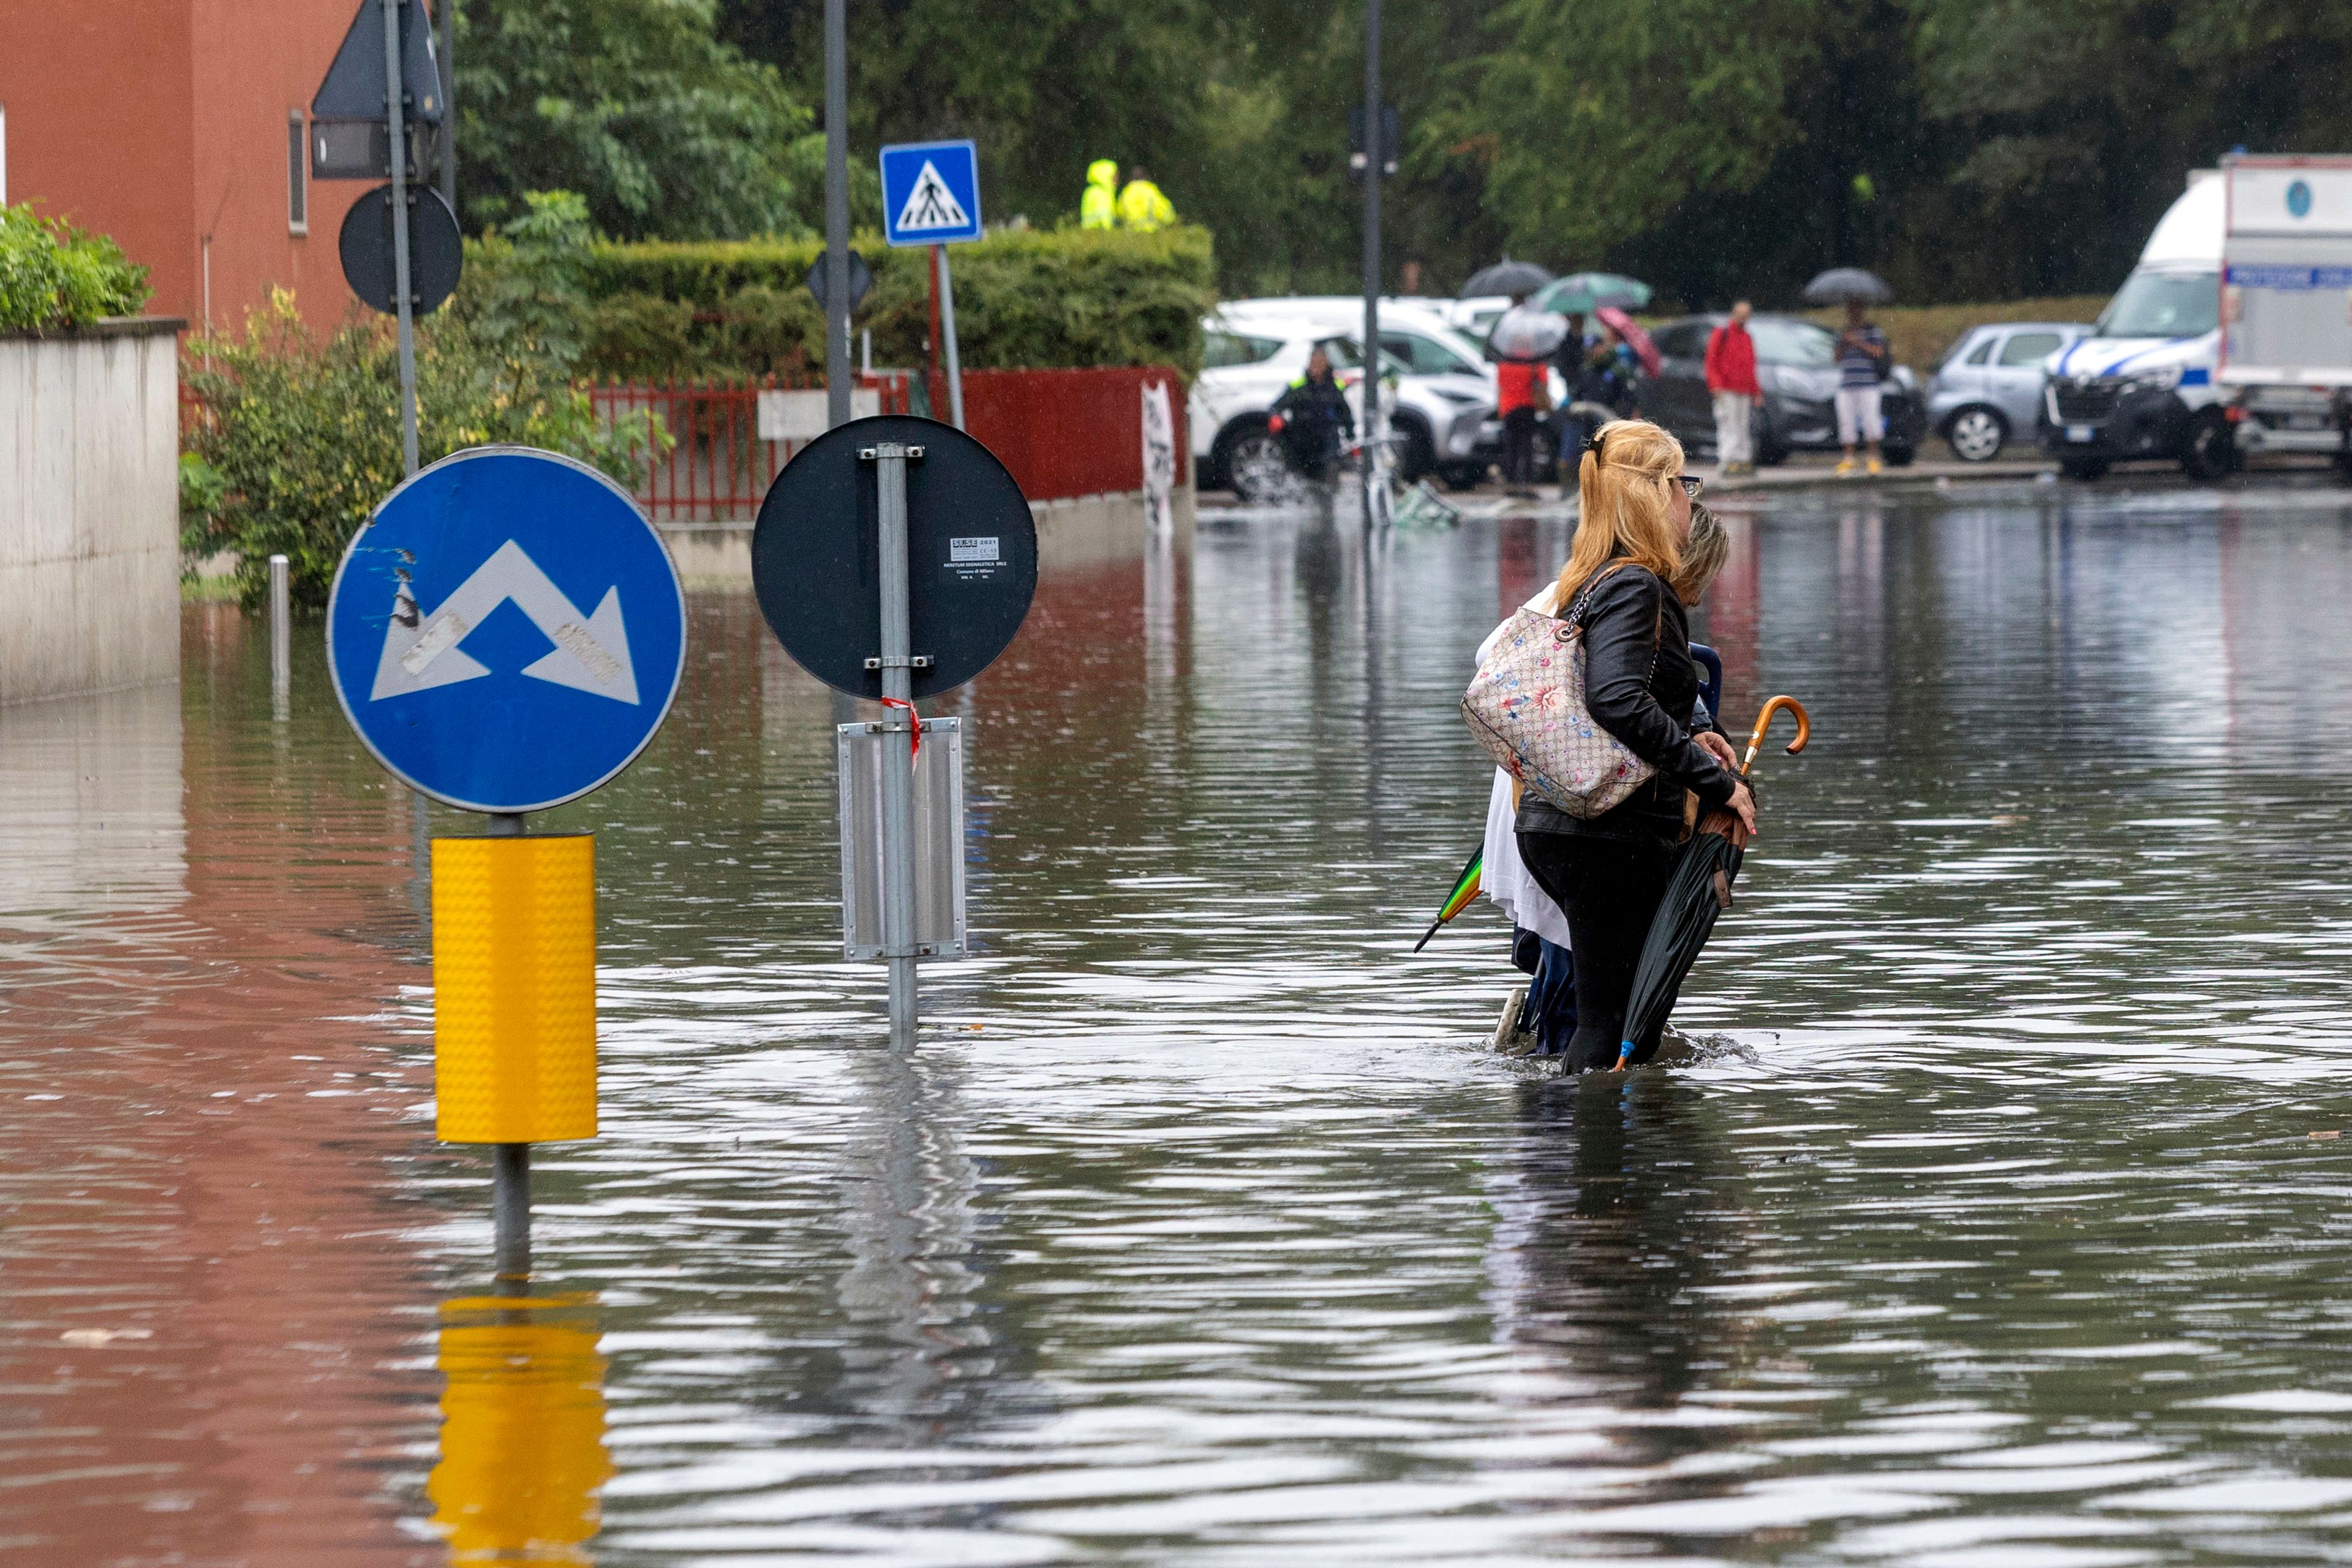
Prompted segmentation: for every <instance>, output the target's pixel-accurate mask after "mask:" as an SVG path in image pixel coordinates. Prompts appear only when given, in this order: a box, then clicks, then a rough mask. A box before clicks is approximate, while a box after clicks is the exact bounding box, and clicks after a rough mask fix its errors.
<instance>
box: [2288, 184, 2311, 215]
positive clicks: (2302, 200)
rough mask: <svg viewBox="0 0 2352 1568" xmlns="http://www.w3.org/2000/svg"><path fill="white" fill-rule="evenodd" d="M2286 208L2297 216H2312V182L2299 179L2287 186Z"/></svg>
mask: <svg viewBox="0 0 2352 1568" xmlns="http://www.w3.org/2000/svg"><path fill="white" fill-rule="evenodd" d="M2286 210H2287V211H2288V212H2290V213H2293V214H2294V216H2297V217H2309V216H2311V183H2310V182H2309V181H2308V180H2297V181H2295V182H2294V184H2291V185H2289V186H2287V188H2286Z"/></svg>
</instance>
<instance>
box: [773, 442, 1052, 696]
mask: <svg viewBox="0 0 2352 1568" xmlns="http://www.w3.org/2000/svg"><path fill="white" fill-rule="evenodd" d="M892 442H895V443H898V444H900V445H904V446H908V447H921V448H922V450H923V455H922V456H921V457H919V458H909V459H908V463H907V597H908V626H909V629H910V630H911V631H912V633H913V636H912V637H911V639H910V642H909V645H908V647H909V651H910V652H911V653H912V654H913V655H914V656H915V657H916V658H929V660H930V663H929V665H928V666H924V667H919V668H916V669H915V670H914V671H913V679H912V686H913V689H914V694H915V695H916V696H918V697H930V696H935V695H937V694H938V693H940V692H942V691H948V690H951V689H954V688H956V687H959V686H961V685H962V684H963V683H964V682H965V681H967V680H970V679H971V678H972V677H973V676H975V675H978V674H979V673H980V672H981V671H982V670H983V669H986V668H988V667H989V666H990V665H992V664H993V663H995V662H996V656H997V655H999V654H1001V653H1003V651H1004V650H1005V648H1006V647H1009V646H1011V644H1012V642H1013V636H1014V634H1016V633H1018V632H1019V631H1020V630H1021V623H1022V621H1023V620H1024V619H1025V618H1026V617H1027V616H1028V614H1029V601H1030V599H1031V598H1032V597H1033V596H1034V595H1035V594H1036V592H1037V528H1036V524H1035V523H1034V522H1033V521H1030V517H1029V502H1028V501H1027V500H1025V499H1024V497H1023V496H1022V494H1021V487H1020V486H1019V485H1016V484H1014V483H1013V476H1012V475H1011V474H1009V473H1006V472H1005V471H1004V465H1003V463H1000V462H998V461H997V460H996V455H995V454H994V453H993V452H991V451H990V450H989V449H988V448H987V447H983V446H982V445H981V444H980V443H979V442H977V441H975V440H973V439H972V438H971V437H969V436H967V435H965V434H964V433H963V432H962V431H961V430H959V429H957V428H956V427H955V426H952V425H942V424H940V423H939V422H938V421H937V420H933V419H917V418H914V417H913V416H908V415H903V414H884V415H880V416H877V417H874V418H871V419H854V420H852V421H850V422H849V423H848V424H846V425H843V426H837V427H835V428H834V429H832V430H828V431H826V432H825V433H824V435H822V436H820V437H817V438H816V439H815V440H814V441H811V442H810V443H809V444H808V445H807V446H805V447H802V448H801V450H800V455H799V456H797V457H795V458H793V460H792V461H791V462H790V463H787V464H786V465H784V471H783V472H782V473H781V474H778V475H777V476H776V482H775V483H774V484H772V485H771V486H769V487H768V499H767V500H764V501H762V502H761V503H760V525H759V528H758V529H757V530H756V531H754V532H753V533H752V535H751V584H752V586H753V588H755V589H756V590H757V591H758V593H759V595H760V613H761V615H763V616H767V617H768V625H769V626H771V627H772V628H773V629H774V631H775V634H776V640H777V641H779V642H781V643H782V644H783V645H784V651H785V652H786V653H788V654H791V655H792V656H793V660H794V661H795V662H796V663H798V664H799V665H800V667H801V668H803V669H805V670H807V671H808V672H809V673H810V674H811V675H814V676H815V677H816V678H817V679H819V680H822V681H824V683H825V684H826V685H827V686H830V687H832V688H834V689H835V690H839V691H846V692H848V693H849V694H850V695H851V696H853V697H866V698H874V697H879V696H881V695H882V671H881V669H880V668H879V667H878V666H877V667H876V668H867V667H866V660H867V659H869V658H871V659H878V658H880V657H881V654H882V602H881V600H882V560H881V552H880V550H879V547H878V544H879V541H878V535H879V532H880V519H879V516H878V503H877V490H876V488H875V485H876V477H875V476H876V468H877V464H876V462H875V460H874V459H873V458H864V457H861V456H860V455H859V454H860V453H861V452H864V451H868V450H870V449H872V448H873V447H875V446H876V445H877V444H879V443H892Z"/></svg>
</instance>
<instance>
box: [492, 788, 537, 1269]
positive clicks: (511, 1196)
mask: <svg viewBox="0 0 2352 1568" xmlns="http://www.w3.org/2000/svg"><path fill="white" fill-rule="evenodd" d="M522 832H523V814H522V813H521V812H519V811H494V812H492V813H490V837H493V838H520V837H522ZM490 1224H491V1227H492V1229H493V1230H494V1232H495V1233H496V1236H497V1238H498V1239H497V1241H496V1242H495V1243H494V1244H493V1253H494V1256H495V1257H496V1258H497V1265H498V1273H499V1279H502V1280H506V1281H509V1282H515V1281H524V1280H528V1279H530V1144H528V1143H493V1144H491V1145H490Z"/></svg>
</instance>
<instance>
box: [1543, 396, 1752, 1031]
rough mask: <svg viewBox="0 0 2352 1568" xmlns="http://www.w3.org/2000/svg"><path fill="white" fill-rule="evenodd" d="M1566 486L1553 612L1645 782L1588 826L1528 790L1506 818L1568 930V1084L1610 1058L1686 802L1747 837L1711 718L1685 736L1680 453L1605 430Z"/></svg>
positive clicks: (1597, 704)
mask: <svg viewBox="0 0 2352 1568" xmlns="http://www.w3.org/2000/svg"><path fill="white" fill-rule="evenodd" d="M1578 488H1579V493H1580V498H1581V502H1582V510H1581V513H1580V516H1579V518H1578V521H1577V526H1576V535H1575V538H1574V540H1573V542H1571V544H1570V551H1569V558H1568V564H1567V565H1566V566H1564V567H1562V568H1561V569H1560V574H1559V582H1558V584H1556V587H1555V592H1554V595H1553V596H1554V601H1555V602H1556V603H1558V604H1559V605H1563V606H1565V607H1564V609H1563V610H1562V611H1561V615H1560V618H1562V619H1564V620H1569V621H1572V622H1574V623H1575V624H1576V625H1577V626H1580V627H1581V628H1582V630H1583V634H1584V637H1583V641H1584V659H1585V667H1584V687H1585V706H1586V708H1587V710H1589V711H1590V712H1591V716H1592V719H1593V721H1594V722H1595V723H1597V724H1599V725H1600V726H1601V728H1602V729H1603V730H1606V731H1608V732H1609V733H1610V734H1611V735H1612V736H1613V737H1615V738H1616V740H1617V741H1618V742H1621V743H1622V745H1624V746H1625V747H1626V749H1627V750H1629V751H1630V752H1633V755H1634V756H1636V757H1638V758H1639V759H1641V761H1642V762H1643V763H1647V764H1648V765H1649V766H1650V767H1651V768H1653V769H1654V770H1656V771H1655V774H1654V776H1653V777H1652V778H1651V779H1650V780H1648V781H1647V782H1646V783H1644V784H1642V785H1641V786H1640V787H1638V788H1636V789H1635V790H1634V791H1633V794H1632V795H1630V796H1628V797H1627V798H1626V799H1625V800H1624V801H1623V802H1622V804H1620V805H1616V806H1614V807H1612V809H1610V810H1608V811H1606V812H1603V813H1601V815H1600V816H1592V817H1581V816H1570V815H1569V814H1568V813H1566V812H1564V811H1561V810H1560V809H1559V808H1558V807H1557V806H1555V805H1552V804H1551V803H1550V802H1549V801H1547V800H1545V799H1544V798H1543V797H1542V796H1541V795H1538V794H1537V793H1536V792H1534V791H1532V790H1530V791H1528V793H1527V794H1526V795H1525V796H1524V797H1523V798H1522V799H1521V802H1520V805H1519V809H1518V814H1517V817H1516V819H1515V823H1514V826H1515V828H1516V835H1515V836H1516V837H1517V840H1518V847H1519V854H1520V857H1521V858H1522V859H1523V860H1524V861H1525V862H1526V865H1527V868H1528V873H1529V875H1531V876H1532V877H1533V878H1534V879H1535V880H1536V883H1537V885H1538V887H1540V888H1541V889H1543V890H1544V891H1545V892H1546V893H1548V894H1549V895H1550V897H1551V898H1552V899H1553V900H1555V901H1556V902H1557V903H1559V906H1560V908H1561V909H1562V910H1564V911H1566V913H1567V916H1568V928H1569V935H1570V949H1571V951H1572V952H1574V954H1575V961H1576V1016H1577V1024H1576V1032H1575V1034H1574V1035H1572V1036H1571V1037H1570V1039H1569V1044H1568V1051H1567V1058H1568V1059H1567V1062H1566V1064H1565V1065H1566V1067H1567V1069H1568V1070H1569V1071H1570V1072H1582V1071H1585V1070H1588V1069H1591V1068H1609V1067H1613V1066H1614V1065H1615V1064H1616V1063H1617V1061H1618V1059H1619V1056H1620V1049H1619V1047H1620V1044H1621V1041H1622V1029H1623V1026H1624V1022H1625V1014H1626V1007H1627V1004H1628V1003H1629V1001H1630V1000H1631V998H1632V994H1633V978H1634V971H1635V968H1636V966H1637V964H1638V963H1639V961H1640V959H1641V954H1642V948H1643V942H1644V941H1645V939H1646V938H1647V937H1648V935H1649V931H1650V925H1651V922H1652V921H1653V919H1654V917H1655V915H1656V913H1657V911H1658V907H1659V905H1660V903H1661V902H1662V901H1663V900H1664V897H1665V893H1666V889H1667V885H1668V882H1669V881H1670V879H1672V877H1673V875H1674V871H1675V863H1676V859H1677V853H1678V850H1677V847H1678V845H1679V844H1680V842H1681V840H1682V839H1683V837H1685V820H1686V819H1685V803H1686V801H1687V800H1688V798H1689V797H1690V796H1692V795H1696V797H1697V799H1698V803H1699V805H1700V806H1701V808H1703V809H1707V810H1712V809H1715V808H1718V807H1720V808H1724V809H1727V811H1728V812H1729V813H1730V815H1731V816H1732V817H1733V818H1734V819H1735V820H1736V821H1737V824H1738V837H1739V838H1740V840H1741V841H1742V842H1743V843H1744V842H1745V840H1746V838H1747V837H1748V835H1750V834H1752V833H1754V831H1755V828H1756V800H1755V796H1754V795H1753V794H1752V793H1751V792H1750V790H1749V789H1748V785H1747V784H1744V783H1742V782H1741V781H1740V780H1739V779H1738V777H1737V776H1736V774H1735V773H1734V772H1733V763H1734V757H1733V752H1732V749H1731V742H1730V741H1729V740H1728V739H1727V738H1726V737H1725V736H1724V735H1723V734H1722V733H1721V731H1719V730H1717V729H1715V728H1713V727H1712V723H1713V721H1712V719H1710V720H1709V721H1708V727H1705V728H1702V729H1700V730H1699V731H1697V732H1696V733H1694V732H1693V730H1692V728H1691V726H1690V724H1689V722H1688V721H1689V720H1691V719H1692V718H1694V717H1696V715H1695V713H1694V711H1693V709H1694V704H1695V703H1696V700H1697V697H1698V674H1697V671H1696V668H1694V667H1693V665H1692V662H1691V654H1690V623H1689V619H1688V607H1689V606H1690V605H1694V604H1696V602H1697V601H1698V599H1699V597H1700V596H1701V595H1703V594H1704V593H1705V592H1706V587H1707V585H1708V584H1706V582H1704V581H1698V580H1696V577H1695V575H1694V573H1693V571H1692V567H1693V565H1694V564H1695V562H1694V561H1693V559H1692V553H1693V552H1689V551H1688V542H1689V539H1690V530H1691V501H1692V499H1693V492H1694V491H1695V490H1696V489H1698V488H1699V481H1698V480H1697V479H1695V478H1693V477H1691V476H1690V475H1688V474H1686V473H1685V472H1684V468H1683V449H1682V445H1681V443H1680V442H1678V441H1676V440H1675V438H1674V437H1672V436H1670V435H1668V434H1667V433H1666V432H1665V431H1664V430H1662V429H1660V428H1659V427H1658V426H1655V425H1652V424H1649V423H1648V422H1646V421H1643V420H1623V419H1621V420H1618V421H1615V422H1614V423H1612V424H1608V425H1604V426H1601V428H1600V429H1599V430H1598V431H1597V432H1595V433H1594V435H1593V437H1592V440H1591V444H1590V445H1589V446H1588V447H1586V449H1585V452H1584V455H1583V458H1582V460H1581V462H1580V465H1579V469H1578ZM1710 553H1712V552H1710ZM1720 563H1721V556H1720V555H1719V554H1716V555H1713V560H1712V564H1714V565H1717V566H1719V565H1720Z"/></svg>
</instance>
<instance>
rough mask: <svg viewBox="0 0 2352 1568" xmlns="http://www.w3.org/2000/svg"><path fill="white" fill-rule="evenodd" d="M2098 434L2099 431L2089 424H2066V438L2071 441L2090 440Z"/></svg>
mask: <svg viewBox="0 0 2352 1568" xmlns="http://www.w3.org/2000/svg"><path fill="white" fill-rule="evenodd" d="M2097 435H2098V432H2097V431H2096V430H2094V429H2092V428H2091V427H2090V426H2088V425H2069V426H2066V439H2068V440H2069V441H2088V440H2092V439H2094V438H2095V437H2097Z"/></svg>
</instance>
